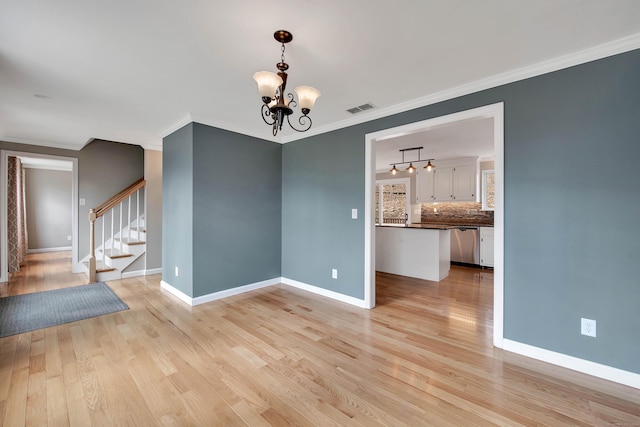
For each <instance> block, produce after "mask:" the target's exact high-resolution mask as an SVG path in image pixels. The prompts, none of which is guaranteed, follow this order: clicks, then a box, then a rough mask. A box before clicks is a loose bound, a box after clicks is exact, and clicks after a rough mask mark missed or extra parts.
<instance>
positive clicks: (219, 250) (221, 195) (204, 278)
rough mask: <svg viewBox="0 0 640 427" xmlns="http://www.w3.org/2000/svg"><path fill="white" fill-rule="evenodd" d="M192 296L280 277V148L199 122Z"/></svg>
mask: <svg viewBox="0 0 640 427" xmlns="http://www.w3.org/2000/svg"><path fill="white" fill-rule="evenodd" d="M193 141H194V144H193V262H194V271H193V295H194V296H201V295H206V294H210V293H212V292H218V291H222V290H225V289H231V288H235V287H238V286H242V285H247V284H250V283H256V282H260V281H263V280H268V279H274V278H278V277H280V276H281V273H280V256H281V221H282V216H281V206H282V202H281V194H282V187H281V170H282V154H281V151H282V146H281V145H280V144H276V143H272V142H267V141H265V140H260V139H256V138H251V137H247V136H244V135H241V134H237V133H234V132H228V131H224V130H221V129H216V128H212V127H210V126H205V125H201V124H195V125H194V130H193Z"/></svg>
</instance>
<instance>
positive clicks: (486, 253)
mask: <svg viewBox="0 0 640 427" xmlns="http://www.w3.org/2000/svg"><path fill="white" fill-rule="evenodd" d="M480 265H481V266H483V267H493V227H480Z"/></svg>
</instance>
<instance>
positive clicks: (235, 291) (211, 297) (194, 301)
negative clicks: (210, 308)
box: [160, 277, 281, 306]
mask: <svg viewBox="0 0 640 427" xmlns="http://www.w3.org/2000/svg"><path fill="white" fill-rule="evenodd" d="M280 279H281V278H280V277H276V278H273V279H269V280H263V281H262V282H256V283H250V284H248V285H244V286H238V287H237V288H232V289H225V290H224V291H220V292H214V293H211V294H207V295H202V296H199V297H195V298H193V297H190V296H189V295H187V294H185V293H184V292H182V291H181V290H179V289H176V288H174V287H173V286H171V285H170V284H169V283H167V282H165V281H164V280H161V281H160V287H161V288H162V289H165V290H166V291H168V292H169V293H171V294H173V295H174V296H176V297H178V298H179V299H180V300H181V301H182V302H185V303H187V304H189V305H191V306H194V305H199V304H204V303H206V302H211V301H215V300H219V299H222V298H227V297H230V296H233V295H239V294H243V293H245V292H249V291H253V290H256V289H260V288H265V287H267V286H273V285H277V284H279V283H281V280H280Z"/></svg>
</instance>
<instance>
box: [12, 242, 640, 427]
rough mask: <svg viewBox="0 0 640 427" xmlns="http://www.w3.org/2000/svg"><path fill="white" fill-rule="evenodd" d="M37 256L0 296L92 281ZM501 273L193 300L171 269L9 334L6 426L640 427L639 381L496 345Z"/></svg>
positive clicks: (53, 256) (459, 271) (60, 257)
mask: <svg viewBox="0 0 640 427" xmlns="http://www.w3.org/2000/svg"><path fill="white" fill-rule="evenodd" d="M69 265H70V254H69V253H49V254H33V255H29V256H28V260H27V264H26V266H25V267H24V268H23V270H22V271H21V272H20V273H19V274H18V275H16V277H14V278H13V279H12V280H11V281H10V282H9V283H8V284H4V285H2V286H0V296H7V295H15V294H22V293H29V292H36V291H41V290H49V289H56V288H60V287H65V286H73V285H80V284H84V283H86V278H85V277H84V276H83V275H73V274H71V273H70V272H69ZM492 281H493V274H492V272H491V271H487V270H479V269H469V268H464V267H453V268H452V271H451V274H450V276H449V278H447V279H446V280H445V281H443V282H441V283H434V282H428V281H422V280H413V279H407V278H403V277H400V276H394V275H390V274H378V275H377V287H378V291H377V293H378V295H377V300H378V306H377V307H376V308H375V309H374V310H371V311H368V310H363V309H358V308H354V307H351V306H349V305H346V304H342V303H339V302H335V301H332V300H329V299H326V298H323V297H319V296H316V295H313V294H309V293H305V292H303V291H300V290H296V289H293V288H289V287H286V286H273V287H269V288H264V289H260V290H257V291H253V292H250V293H247V294H244V295H239V296H234V297H231V298H227V299H225V300H222V301H214V302H210V303H207V304H203V305H200V306H196V307H189V306H187V305H185V304H184V303H182V302H180V301H178V300H177V299H176V298H174V297H173V296H171V295H170V294H168V293H167V292H164V291H162V290H161V289H160V286H159V282H160V277H159V276H148V277H146V278H145V277H142V278H133V279H126V280H121V281H113V282H109V285H110V286H111V287H112V289H113V290H114V291H115V292H116V293H117V294H118V295H119V296H120V297H121V298H122V299H123V300H124V301H125V302H126V303H127V304H128V305H129V307H130V309H129V310H127V311H123V312H119V313H113V314H109V315H105V316H100V317H97V318H93V319H87V320H83V321H79V322H74V323H69V324H66V325H60V326H56V327H52V328H47V329H43V330H38V331H33V332H29V333H24V334H20V335H15V336H11V337H5V338H1V339H0V424H2V425H4V426H23V425H26V426H54V425H56V426H58V425H60V426H66V425H70V426H91V425H95V426H111V425H123V426H126V425H132V426H147V425H148V426H155V425H159V426H164V425H167V426H183V425H191V426H289V425H293V426H339V425H341V426H494V425H497V426H519V425H523V426H537V425H549V426H626V427H629V426H640V390H636V389H632V388H629V387H625V386H622V385H619V384H614V383H610V382H608V381H604V380H600V379H597V378H593V377H590V376H587V375H583V374H580V373H576V372H573V371H570V370H567V369H563V368H559V367H556V366H552V365H548V364H545V363H542V362H538V361H534V360H531V359H527V358H524V357H520V356H517V355H514V354H511V353H508V352H503V351H501V350H499V349H495V348H494V347H493V346H492V337H491V327H492V325H491V323H492V307H491V304H492V298H493V295H492V289H493V288H492Z"/></svg>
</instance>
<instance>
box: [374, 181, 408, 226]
mask: <svg viewBox="0 0 640 427" xmlns="http://www.w3.org/2000/svg"><path fill="white" fill-rule="evenodd" d="M375 191H376V194H375V203H376V225H404V224H405V221H407V220H408V215H409V212H410V203H409V191H410V181H409V179H408V178H399V179H387V180H384V181H376V190H375Z"/></svg>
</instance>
